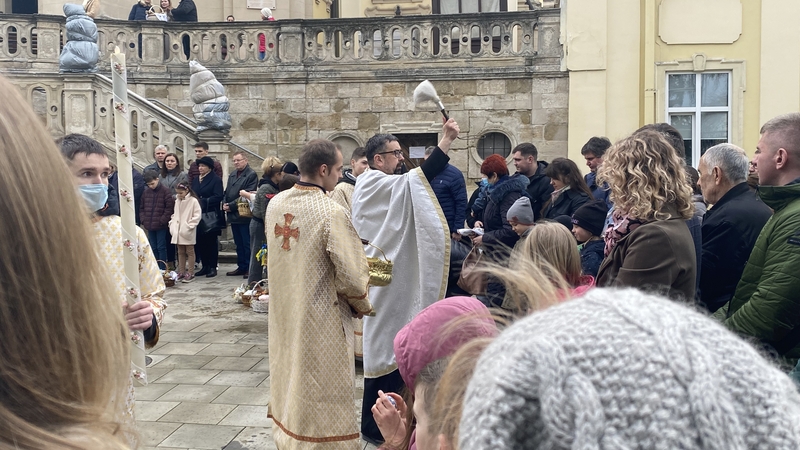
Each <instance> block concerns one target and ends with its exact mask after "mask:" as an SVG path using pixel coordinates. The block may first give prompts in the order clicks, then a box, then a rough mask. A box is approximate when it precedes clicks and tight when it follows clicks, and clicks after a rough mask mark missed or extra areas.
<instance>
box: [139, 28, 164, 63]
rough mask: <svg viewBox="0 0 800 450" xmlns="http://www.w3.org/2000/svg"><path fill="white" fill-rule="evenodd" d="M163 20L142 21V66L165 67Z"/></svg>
mask: <svg viewBox="0 0 800 450" xmlns="http://www.w3.org/2000/svg"><path fill="white" fill-rule="evenodd" d="M161 24H163V22H161V21H148V22H142V23H141V25H142V67H143V68H149V69H161V70H163V69H164V52H165V49H164V27H163V26H162V25H161Z"/></svg>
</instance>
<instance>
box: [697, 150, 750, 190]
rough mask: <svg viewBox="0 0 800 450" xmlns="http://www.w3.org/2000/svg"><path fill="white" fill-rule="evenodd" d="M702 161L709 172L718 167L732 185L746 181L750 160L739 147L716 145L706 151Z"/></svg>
mask: <svg viewBox="0 0 800 450" xmlns="http://www.w3.org/2000/svg"><path fill="white" fill-rule="evenodd" d="M703 161H704V162H705V165H706V168H707V169H708V170H709V171H710V170H711V169H713V168H714V167H719V169H720V170H721V171H722V173H724V174H725V177H726V178H727V179H728V180H730V182H731V183H733V184H739V183H742V182H744V181H746V180H747V172H748V169H749V166H750V160H749V159H748V158H747V154H745V152H744V150H743V149H742V148H740V147H737V146H735V145H733V144H728V143H725V144H717V145H715V146H713V147H711V148H709V149H708V150H706V152H705V153H704V154H703Z"/></svg>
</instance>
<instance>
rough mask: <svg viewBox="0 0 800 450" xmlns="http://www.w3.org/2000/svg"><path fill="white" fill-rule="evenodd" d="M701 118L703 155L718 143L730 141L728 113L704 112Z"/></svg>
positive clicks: (701, 152) (701, 147)
mask: <svg viewBox="0 0 800 450" xmlns="http://www.w3.org/2000/svg"><path fill="white" fill-rule="evenodd" d="M700 120H701V125H700V127H701V128H702V129H701V130H700V154H701V155H702V154H703V153H705V152H706V150H708V149H709V148H711V147H713V146H715V145H717V144H722V143H724V142H728V113H724V112H713V113H702V114H701V116H700Z"/></svg>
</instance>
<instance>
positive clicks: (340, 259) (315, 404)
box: [264, 139, 372, 450]
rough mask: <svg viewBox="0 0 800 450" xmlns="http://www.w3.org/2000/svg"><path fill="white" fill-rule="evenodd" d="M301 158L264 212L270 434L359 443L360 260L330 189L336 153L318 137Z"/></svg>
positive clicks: (365, 277) (330, 444) (304, 445)
mask: <svg viewBox="0 0 800 450" xmlns="http://www.w3.org/2000/svg"><path fill="white" fill-rule="evenodd" d="M298 165H299V166H300V181H298V182H297V184H295V185H294V187H293V188H291V189H289V190H286V191H284V192H281V193H280V194H278V195H276V196H275V197H273V198H272V200H271V201H270V202H269V206H268V207H267V212H266V216H265V218H264V224H265V226H266V235H267V248H269V256H268V258H269V272H270V283H269V288H270V298H269V368H270V391H271V393H272V394H271V395H272V400H271V401H270V404H269V408H268V414H269V417H270V418H271V419H272V420H273V422H274V424H275V425H274V426H273V427H272V436H273V439H274V440H275V445H276V446H277V448H279V449H281V450H286V449H325V450H338V449H342V450H356V449H359V448H360V446H359V444H360V439H359V432H358V417H357V414H356V409H355V405H354V403H353V401H354V399H355V361H354V356H353V317H361V316H362V315H364V314H369V313H371V312H372V306H371V305H370V303H369V300H368V299H367V285H368V283H369V268H368V266H367V258H366V255H365V253H364V248H363V245H362V243H361V239H359V237H358V235H357V234H356V231H355V229H354V228H353V224H352V222H351V221H350V213H349V211H347V210H346V209H345V208H343V207H342V206H340V205H339V204H338V203H336V202H334V201H333V200H331V199H330V198H329V197H328V195H327V193H328V191H330V190H331V189H333V188H334V187H335V186H336V182H337V181H338V180H339V178H340V177H341V176H342V153H341V152H340V151H339V150H338V149H337V148H336V145H335V144H334V143H333V142H331V141H326V140H322V139H315V140H312V141H310V142H309V143H308V144H306V146H305V147H304V148H303V151H302V153H301V155H300V160H299V162H298Z"/></svg>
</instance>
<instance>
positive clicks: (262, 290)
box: [242, 279, 269, 308]
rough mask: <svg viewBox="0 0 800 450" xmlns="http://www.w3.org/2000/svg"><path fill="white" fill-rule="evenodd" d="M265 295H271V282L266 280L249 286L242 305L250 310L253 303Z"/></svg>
mask: <svg viewBox="0 0 800 450" xmlns="http://www.w3.org/2000/svg"><path fill="white" fill-rule="evenodd" d="M264 294H269V281H267V280H266V279H264V280H261V281H257V282H255V283H253V285H252V286H248V288H247V290H246V291H245V292H244V293H243V294H242V304H243V305H244V306H246V307H248V308H249V307H251V305H252V303H253V302H257V301H258V297H260V296H262V295H264Z"/></svg>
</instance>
